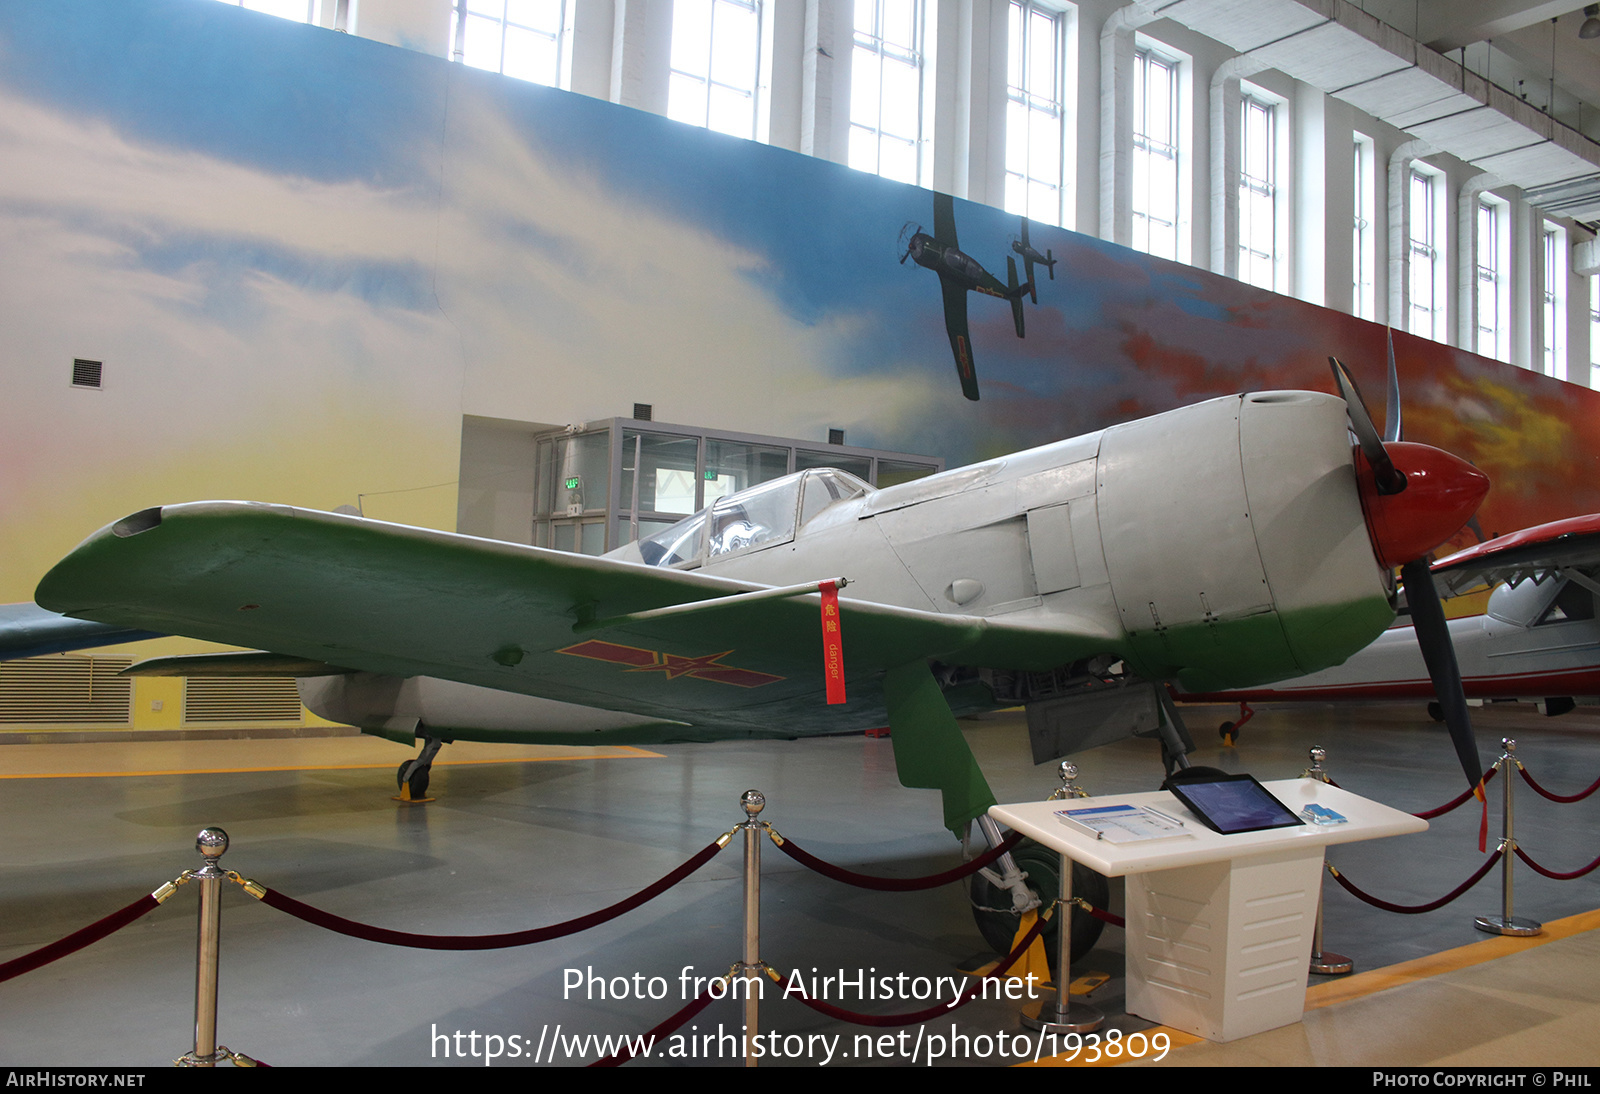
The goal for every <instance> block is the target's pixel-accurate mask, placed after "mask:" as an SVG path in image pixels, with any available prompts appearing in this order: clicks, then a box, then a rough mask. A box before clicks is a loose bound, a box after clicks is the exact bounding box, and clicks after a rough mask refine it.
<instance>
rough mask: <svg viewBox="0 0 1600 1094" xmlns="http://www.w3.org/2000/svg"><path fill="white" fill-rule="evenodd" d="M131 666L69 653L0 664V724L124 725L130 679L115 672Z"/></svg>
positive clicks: (123, 660)
mask: <svg viewBox="0 0 1600 1094" xmlns="http://www.w3.org/2000/svg"><path fill="white" fill-rule="evenodd" d="M131 664H133V659H132V658H128V657H84V656H82V655H73V654H52V655H51V656H48V657H29V658H25V659H23V660H20V661H4V662H0V725H83V724H95V725H114V726H126V725H130V724H132V722H133V680H132V679H131V678H129V677H127V676H118V675H117V673H119V672H121V671H122V670H123V669H125V668H127V667H128V666H129V665H131Z"/></svg>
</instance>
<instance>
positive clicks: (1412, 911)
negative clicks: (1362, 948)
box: [1333, 851, 1504, 915]
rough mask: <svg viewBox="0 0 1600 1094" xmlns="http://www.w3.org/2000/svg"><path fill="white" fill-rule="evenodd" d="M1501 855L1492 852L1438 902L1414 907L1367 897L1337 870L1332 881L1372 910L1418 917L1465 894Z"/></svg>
mask: <svg viewBox="0 0 1600 1094" xmlns="http://www.w3.org/2000/svg"><path fill="white" fill-rule="evenodd" d="M1502 854H1504V852H1503V851H1496V852H1494V853H1493V854H1492V855H1490V856H1489V858H1488V860H1487V861H1485V862H1484V864H1483V865H1482V866H1480V867H1478V869H1477V872H1476V873H1474V874H1473V875H1472V876H1471V877H1469V878H1468V879H1467V880H1466V881H1463V882H1462V883H1461V884H1460V885H1458V886H1456V887H1455V888H1454V889H1452V890H1451V891H1450V892H1449V893H1446V894H1445V895H1444V896H1442V897H1440V898H1439V899H1438V900H1435V901H1433V902H1432V903H1429V904H1418V905H1415V906H1411V905H1406V904H1390V903H1389V902H1388V901H1387V900H1379V899H1378V898H1377V897H1375V896H1368V895H1367V894H1366V893H1363V892H1362V891H1361V890H1360V889H1357V888H1356V887H1355V886H1354V885H1352V884H1350V880H1349V879H1348V878H1346V877H1345V876H1344V875H1343V874H1341V873H1340V872H1339V871H1338V870H1334V871H1333V879H1334V880H1335V881H1337V882H1338V883H1339V884H1340V885H1343V886H1344V888H1345V892H1347V893H1349V894H1350V895H1351V896H1353V897H1355V898H1356V899H1357V900H1364V901H1366V902H1367V903H1368V904H1370V905H1372V906H1373V907H1374V908H1382V909H1383V910H1384V911H1386V912H1399V913H1400V914H1401V915H1420V914H1422V913H1423V912H1434V911H1438V910H1439V909H1440V908H1443V907H1444V906H1445V905H1446V904H1449V903H1450V902H1451V901H1452V900H1454V899H1455V898H1456V897H1458V896H1460V895H1461V894H1462V893H1464V892H1466V891H1467V890H1468V889H1470V888H1472V887H1473V886H1474V885H1476V884H1478V882H1480V881H1482V880H1483V875H1484V874H1487V873H1488V872H1489V868H1490V867H1491V866H1493V865H1494V864H1495V863H1497V862H1499V861H1500V856H1501V855H1502Z"/></svg>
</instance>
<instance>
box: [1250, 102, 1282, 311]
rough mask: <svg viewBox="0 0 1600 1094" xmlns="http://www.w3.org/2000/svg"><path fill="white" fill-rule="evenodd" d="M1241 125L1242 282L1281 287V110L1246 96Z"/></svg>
mask: <svg viewBox="0 0 1600 1094" xmlns="http://www.w3.org/2000/svg"><path fill="white" fill-rule="evenodd" d="M1241 110H1242V114H1243V117H1242V118H1241V119H1240V125H1239V153H1240V154H1239V280H1241V281H1247V282H1249V283H1250V284H1252V285H1255V286H1256V287H1257V288H1262V289H1276V288H1278V287H1279V284H1278V282H1279V278H1278V270H1279V267H1280V266H1281V265H1282V263H1281V261H1280V254H1279V234H1278V205H1279V202H1278V106H1277V104H1276V103H1270V102H1267V101H1266V100H1264V99H1260V98H1258V97H1256V96H1255V95H1253V94H1251V93H1249V92H1246V93H1245V94H1244V95H1243V96H1241Z"/></svg>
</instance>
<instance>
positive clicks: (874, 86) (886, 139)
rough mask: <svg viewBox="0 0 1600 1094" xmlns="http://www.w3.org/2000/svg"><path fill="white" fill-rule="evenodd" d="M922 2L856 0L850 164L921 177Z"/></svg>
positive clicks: (914, 179)
mask: <svg viewBox="0 0 1600 1094" xmlns="http://www.w3.org/2000/svg"><path fill="white" fill-rule="evenodd" d="M924 17H925V16H924V11H923V5H922V3H921V0H856V4H855V39H854V48H853V49H852V50H851V56H850V166H851V167H854V168H856V169H857V170H859V171H870V172H871V173H873V174H875V175H882V176H883V177H885V178H890V179H895V180H896V181H899V182H909V183H912V184H913V185H916V184H918V183H919V182H921V181H922V173H923V156H922V134H923V113H924V112H923V106H922V99H923V87H924V80H925V79H926V76H927V72H926V55H925V54H924V53H923V49H922V40H923V20H924Z"/></svg>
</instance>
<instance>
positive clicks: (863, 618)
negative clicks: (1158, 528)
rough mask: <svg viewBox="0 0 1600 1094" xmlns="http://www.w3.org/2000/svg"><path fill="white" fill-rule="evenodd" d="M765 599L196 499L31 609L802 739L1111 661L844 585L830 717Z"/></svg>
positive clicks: (649, 572)
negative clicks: (889, 703)
mask: <svg viewBox="0 0 1600 1094" xmlns="http://www.w3.org/2000/svg"><path fill="white" fill-rule="evenodd" d="M836 576H841V575H835V574H817V575H815V578H816V579H817V580H819V581H820V580H829V579H832V578H834V577H836ZM842 576H845V577H848V576H849V575H848V574H845V575H842ZM762 588H763V586H760V585H755V584H752V583H748V582H739V581H731V580H727V579H723V578H717V577H712V576H708V575H705V574H701V573H686V572H680V571H674V570H666V569H659V568H655V567H650V566H644V565H641V564H638V563H631V562H621V561H616V560H612V559H603V558H593V557H590V556H585V555H577V554H570V553H567V552H561V551H551V550H545V549H541V548H536V547H527V546H522V545H519V544H510V543H502V542H498V541H492V540H482V539H476V538H473V537H470V536H461V535H455V534H451V533H446V532H437V531H432V530H427V529H419V528H409V527H405V526H401V525H392V524H384V523H381V522H378V521H370V520H364V519H361V518H358V517H348V516H344V515H340V514H334V513H323V512H317V511H311V510H303V509H295V508H291V507H288V506H280V505H263V504H256V503H248V502H197V503H192V504H185V505H172V506H167V507H164V508H162V509H156V510H145V511H143V512H141V513H137V514H134V515H133V516H131V517H128V518H126V519H124V520H122V521H118V522H117V523H116V524H114V525H111V526H109V527H107V528H105V529H102V530H101V531H100V532H97V533H96V534H95V535H93V536H91V537H90V538H89V539H87V540H86V541H84V543H83V544H82V545H80V546H79V547H78V548H77V549H76V550H74V551H73V552H72V553H71V554H70V555H68V556H67V557H66V558H65V559H63V560H62V561H61V562H60V563H58V564H57V565H56V566H55V567H54V568H53V569H52V570H51V571H50V572H49V573H48V574H47V575H45V577H44V579H43V581H42V582H41V583H40V585H39V588H38V590H37V592H36V594H35V595H36V599H37V600H38V602H39V603H40V604H41V605H44V606H45V607H47V608H51V609H54V610H57V611H61V612H63V613H66V614H68V615H71V616H73V617H75V618H80V619H89V620H94V621H97V622H100V623H105V624H110V625H113V626H123V627H137V628H142V629H149V630H153V631H157V632H160V633H164V634H174V635H183V636H187V637H192V638H199V639H206V640H209V641H214V642H221V643H226V644H229V645H238V646H249V647H253V648H255V649H259V650H266V651H270V652H271V653H273V654H276V655H279V656H282V657H289V658H297V659H302V660H305V661H313V662H322V663H326V664H328V665H333V666H342V667H345V668H348V669H353V670H364V671H369V672H375V673H385V674H390V675H396V676H436V677H442V678H445V679H450V680H458V681H461V682H463V683H469V684H478V685H482V686H485V687H492V688H499V689H502V690H505V691H511V692H519V693H523V694H528V695H538V696H543V697H545V698H550V699H557V700H561V701H564V702H571V703H579V704H583V705H586V706H596V707H601V708H604V709H608V710H622V711H628V712H632V713H638V714H643V715H648V716H654V717H659V718H663V719H671V720H677V721H686V722H691V723H694V724H698V725H707V726H719V727H723V728H728V729H738V728H746V729H759V730H762V731H764V732H765V733H767V734H770V733H772V732H773V731H774V730H779V731H784V732H787V733H792V734H793V735H796V736H799V735H804V734H806V733H808V732H828V731H834V732H838V731H844V730H850V729H858V728H864V727H870V726H875V725H884V724H886V723H887V720H888V719H887V717H886V705H885V701H884V698H883V686H882V680H883V676H884V674H885V673H886V672H889V671H891V670H896V669H903V668H904V667H905V666H908V665H916V666H918V667H920V666H922V665H923V664H924V663H925V662H926V661H928V660H930V659H932V660H938V661H941V662H944V663H946V664H959V665H978V666H983V665H993V666H1005V667H1012V668H1041V669H1042V668H1048V667H1050V666H1053V665H1059V664H1062V663H1065V662H1067V661H1070V660H1073V659H1076V658H1078V657H1084V656H1089V655H1091V654H1093V653H1095V652H1100V651H1103V650H1104V649H1106V648H1107V646H1108V642H1107V636H1105V635H1103V634H1099V633H1089V632H1090V631H1092V628H1089V627H1087V626H1086V627H1085V628H1084V630H1085V633H1081V634H1071V633H1062V632H1060V631H1040V630H1035V629H1032V628H1028V627H1023V626H1020V625H1018V624H1015V623H1004V622H997V621H995V620H991V619H984V618H979V617H974V616H963V615H941V614H939V613H936V612H927V611H918V610H912V609H906V608H899V607H894V606H889V605H882V604H874V603H869V602H863V601H856V600H851V599H849V598H848V589H846V595H845V596H843V597H841V599H840V609H841V617H842V630H843V640H844V661H845V670H846V679H847V683H848V686H849V694H850V702H849V703H848V704H845V705H844V706H835V707H829V706H827V705H826V703H825V698H824V684H823V669H822V642H821V620H820V608H819V598H818V596H817V595H816V594H814V593H813V594H811V595H809V596H796V597H793V598H784V599H763V600H755V601H749V600H732V601H729V602H728V603H726V604H717V603H715V601H716V600H717V599H718V598H723V597H728V596H730V595H732V594H737V593H744V592H750V591H752V590H759V589H762ZM690 604H693V605H695V607H694V609H693V610H690V611H686V612H681V613H679V614H672V615H667V616H662V617H656V618H646V619H621V620H619V619H618V617H624V616H629V615H631V614H632V613H638V612H642V611H649V610H653V609H659V608H663V607H668V606H673V605H690ZM922 672H923V673H924V674H926V669H925V668H924V669H922ZM958 705H959V704H958Z"/></svg>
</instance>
